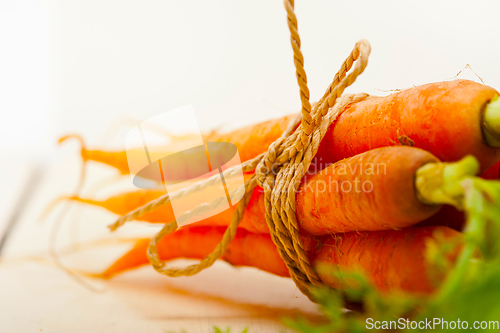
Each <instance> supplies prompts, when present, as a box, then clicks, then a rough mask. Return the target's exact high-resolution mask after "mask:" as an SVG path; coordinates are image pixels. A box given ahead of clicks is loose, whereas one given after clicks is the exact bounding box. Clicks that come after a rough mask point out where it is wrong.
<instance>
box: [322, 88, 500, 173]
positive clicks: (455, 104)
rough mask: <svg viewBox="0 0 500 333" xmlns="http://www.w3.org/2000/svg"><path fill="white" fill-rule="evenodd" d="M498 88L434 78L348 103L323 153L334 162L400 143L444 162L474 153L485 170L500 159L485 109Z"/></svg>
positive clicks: (325, 144)
mask: <svg viewBox="0 0 500 333" xmlns="http://www.w3.org/2000/svg"><path fill="white" fill-rule="evenodd" d="M496 95H498V92H497V91H496V90H495V89H493V88H490V87H488V86H485V85H482V84H478V83H475V82H472V81H468V80H455V81H449V82H438V83H430V84H426V85H423V86H418V87H414V88H411V89H407V90H403V91H401V92H398V93H395V94H392V95H389V96H387V97H383V98H378V99H369V100H365V101H362V102H359V103H356V104H354V105H351V106H350V107H348V108H347V109H346V110H345V111H344V112H343V113H342V114H341V115H340V117H339V119H338V121H337V122H336V123H335V124H333V125H332V129H331V130H330V131H329V132H327V134H326V136H325V137H324V138H323V142H322V144H321V146H320V151H319V152H318V155H317V156H321V157H323V160H324V161H327V162H333V161H336V160H339V159H342V158H345V157H349V156H353V155H356V154H359V153H362V152H365V151H367V150H370V149H373V148H377V147H384V146H392V145H399V144H410V145H413V146H414V147H418V148H422V149H425V150H427V151H429V152H431V153H432V154H434V155H435V156H436V157H437V158H439V159H440V160H441V161H444V162H448V161H457V160H459V159H461V158H463V157H464V156H465V155H467V154H472V155H474V156H475V157H476V158H477V159H478V160H479V163H480V165H481V173H482V172H484V171H486V170H487V169H488V168H490V167H491V166H493V165H494V164H495V163H496V162H498V160H500V150H498V149H497V148H493V147H490V146H488V145H486V144H485V143H484V138H483V134H482V129H483V126H482V119H481V117H482V114H483V111H484V109H485V106H486V104H488V102H489V101H490V100H492V99H493V98H494V97H495V96H496Z"/></svg>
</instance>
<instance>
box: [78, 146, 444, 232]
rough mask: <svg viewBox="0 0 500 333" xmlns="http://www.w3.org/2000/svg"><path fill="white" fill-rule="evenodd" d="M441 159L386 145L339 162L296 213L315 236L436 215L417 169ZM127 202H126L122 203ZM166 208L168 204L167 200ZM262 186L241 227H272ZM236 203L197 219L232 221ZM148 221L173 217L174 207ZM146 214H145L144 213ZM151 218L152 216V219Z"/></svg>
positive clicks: (304, 193)
mask: <svg viewBox="0 0 500 333" xmlns="http://www.w3.org/2000/svg"><path fill="white" fill-rule="evenodd" d="M434 162H438V160H437V159H436V158H435V157H434V156H433V155H431V154H430V153H428V152H426V151H424V150H421V149H418V148H411V147H384V148H379V149H374V150H370V151H368V152H366V153H363V154H359V155H356V156H354V157H351V158H348V159H345V160H342V161H339V162H337V163H335V164H332V165H330V166H328V167H327V168H326V169H324V170H323V171H321V172H319V173H317V174H314V175H312V176H310V177H309V176H306V177H305V179H304V182H303V184H302V185H301V187H300V188H299V192H298V193H297V196H296V217H297V221H298V223H299V226H300V228H301V230H302V231H303V232H305V233H309V234H314V235H324V234H329V233H338V232H348V231H354V230H384V229H395V228H404V227H407V226H410V225H413V224H416V223H418V222H420V221H422V220H424V219H426V218H428V217H430V216H431V215H433V214H435V213H436V212H437V211H438V210H439V208H440V206H439V205H427V204H424V203H422V202H420V201H419V199H418V198H417V197H416V195H415V193H416V185H415V177H416V176H415V174H416V171H417V170H418V169H419V168H420V167H421V166H423V165H426V164H428V163H434ZM144 193H151V194H150V195H151V196H153V197H154V196H157V195H158V194H159V193H157V192H144V191H138V192H135V193H128V194H125V195H122V196H119V197H116V198H110V199H108V200H106V201H102V202H92V201H84V200H83V199H77V198H73V199H74V200H79V201H83V202H87V203H91V204H97V205H99V206H102V207H104V208H106V209H108V210H111V211H114V212H115V213H118V214H123V213H124V211H125V210H129V209H131V208H132V207H134V206H136V207H138V206H140V204H142V203H144V202H145V201H147V200H149V199H150V198H151V197H149V198H147V199H145V198H141V199H136V198H134V196H136V195H138V196H141V195H144ZM121 201H124V203H120V202H121ZM167 207H169V206H168V205H167ZM264 207H265V205H264V195H263V193H262V189H260V188H258V189H257V190H256V191H254V193H253V195H252V197H251V200H250V203H249V204H248V206H247V209H246V211H245V214H244V216H243V220H242V221H241V223H240V226H241V227H243V228H246V229H248V230H251V231H254V232H269V231H268V227H267V225H266V223H265V221H264V209H265V208H264ZM234 209H235V207H233V208H232V209H229V210H226V211H224V212H222V213H220V214H218V215H216V216H213V217H209V218H207V219H205V220H202V221H199V222H197V225H201V224H203V225H228V224H229V222H230V221H231V216H232V214H233V211H234ZM150 218H151V219H150V222H157V221H158V219H160V220H161V222H164V223H166V222H169V221H173V220H174V219H175V217H174V216H173V212H172V210H171V209H170V208H163V209H162V212H161V213H158V215H155V216H154V219H153V217H151V216H150ZM143 219H144V216H143ZM148 220H149V218H148Z"/></svg>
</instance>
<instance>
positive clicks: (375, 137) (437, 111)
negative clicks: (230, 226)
mask: <svg viewBox="0 0 500 333" xmlns="http://www.w3.org/2000/svg"><path fill="white" fill-rule="evenodd" d="M497 94H498V92H497V91H496V90H495V89H493V88H491V87H488V86H485V85H482V84H478V83H475V82H473V81H468V80H455V81H447V82H437V83H430V84H426V85H422V86H417V87H413V88H410V89H407V90H403V91H401V92H398V93H395V94H391V95H389V96H386V97H379V98H371V99H368V100H365V101H362V102H358V103H353V104H351V105H350V106H348V108H347V109H346V110H345V111H344V112H343V113H342V114H341V116H340V117H339V119H338V120H337V121H336V122H335V123H334V124H333V125H332V126H331V128H330V129H329V130H328V132H327V133H326V135H325V137H324V138H323V141H322V143H321V145H320V148H319V151H318V153H317V155H316V159H315V163H316V164H317V165H319V166H320V167H324V166H325V165H326V164H329V163H333V162H336V161H338V160H341V159H343V158H347V157H351V156H354V155H357V154H360V153H363V152H365V151H367V150H370V149H373V148H378V147H385V146H394V145H410V146H414V147H418V148H422V149H424V150H427V151H429V152H431V153H432V154H433V155H435V156H436V157H437V158H439V159H440V160H441V161H443V162H449V161H457V160H459V159H461V158H463V157H464V156H466V155H468V154H472V155H474V156H475V157H476V158H477V159H478V160H479V162H480V165H481V173H483V172H485V171H486V170H487V169H488V168H489V167H491V166H492V165H493V164H495V163H496V162H498V161H499V160H500V150H498V149H497V148H494V147H498V146H500V139H498V137H500V135H499V133H496V132H498V131H499V129H500V126H499V125H497V123H498V122H500V121H499V119H500V117H497V113H500V111H498V112H496V111H497V109H498V110H500V107H489V106H494V103H497V104H499V103H500V102H499V101H494V102H492V103H490V104H488V103H489V102H490V101H492V100H493V99H494V97H495V96H496V95H497ZM495 105H496V104H495ZM485 109H486V112H485ZM291 119H293V116H287V117H283V118H280V119H275V120H270V121H267V122H264V123H261V124H257V125H252V126H247V127H245V128H242V129H239V130H236V131H233V132H231V133H228V134H220V133H217V132H214V133H211V134H209V135H207V136H205V138H204V140H205V141H206V142H209V141H221V142H230V143H232V144H234V145H236V146H237V147H238V150H239V154H240V157H241V160H242V161H246V160H249V159H251V158H254V157H256V156H257V155H259V154H261V153H263V152H265V151H266V150H267V148H268V147H269V144H270V143H271V142H273V141H274V140H276V139H277V138H278V137H279V136H280V135H281V133H282V132H283V131H284V129H285V128H286V126H287V124H288V122H289V121H290V120H291ZM483 133H485V136H483ZM485 142H486V143H485ZM82 157H83V158H84V159H86V160H94V161H98V162H101V163H105V164H108V165H110V166H113V167H115V168H117V169H118V170H119V171H120V172H121V173H122V174H126V173H128V172H129V171H128V164H127V157H126V153H125V152H123V151H122V152H105V151H98V150H84V149H82Z"/></svg>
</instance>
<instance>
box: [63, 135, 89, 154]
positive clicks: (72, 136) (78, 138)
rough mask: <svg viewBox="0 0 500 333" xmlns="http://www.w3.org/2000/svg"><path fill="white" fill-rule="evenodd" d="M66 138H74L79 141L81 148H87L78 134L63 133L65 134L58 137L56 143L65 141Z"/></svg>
mask: <svg viewBox="0 0 500 333" xmlns="http://www.w3.org/2000/svg"><path fill="white" fill-rule="evenodd" d="M68 139H76V140H78V142H80V146H81V147H82V150H87V149H86V148H85V142H84V141H83V138H82V137H81V136H80V135H78V134H68V135H65V136H63V137H61V138H59V140H58V142H57V143H58V144H62V143H63V142H65V141H66V140H68Z"/></svg>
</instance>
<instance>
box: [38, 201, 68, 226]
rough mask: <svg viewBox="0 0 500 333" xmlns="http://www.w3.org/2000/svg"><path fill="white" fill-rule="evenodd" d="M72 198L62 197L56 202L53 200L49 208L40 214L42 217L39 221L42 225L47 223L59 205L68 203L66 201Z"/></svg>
mask: <svg viewBox="0 0 500 333" xmlns="http://www.w3.org/2000/svg"><path fill="white" fill-rule="evenodd" d="M69 198H70V196H68V195H62V196H60V197H58V198H55V199H54V200H52V201H51V202H50V203H49V204H48V205H47V207H45V209H44V210H43V211H42V213H41V214H40V216H39V217H38V221H39V222H40V223H43V222H44V221H45V219H46V218H47V216H48V215H49V214H50V212H51V211H52V210H53V209H54V208H55V207H56V206H57V205H59V204H60V203H61V202H63V201H66V200H69Z"/></svg>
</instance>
